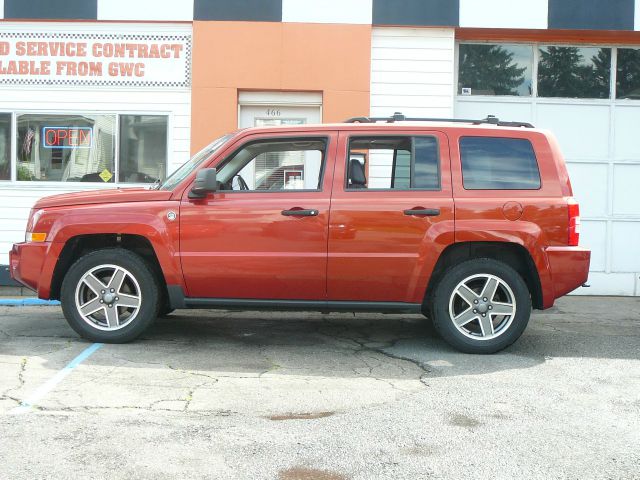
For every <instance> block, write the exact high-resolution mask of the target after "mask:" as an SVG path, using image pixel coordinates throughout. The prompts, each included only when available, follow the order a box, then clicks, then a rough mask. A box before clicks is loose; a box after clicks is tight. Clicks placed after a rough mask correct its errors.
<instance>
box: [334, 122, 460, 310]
mask: <svg viewBox="0 0 640 480" xmlns="http://www.w3.org/2000/svg"><path fill="white" fill-rule="evenodd" d="M453 206H454V205H453V198H452V190H451V175H450V161H449V145H448V142H447V137H446V135H445V134H444V133H442V132H439V131H425V130H420V131H414V132H408V133H403V134H399V135H398V134H393V135H389V134H381V133H379V132H376V133H373V134H371V133H370V132H366V131H363V132H362V133H358V132H342V133H341V134H340V138H339V141H338V154H337V156H336V168H335V175H334V185H333V194H332V199H331V216H330V221H329V246H328V266H327V291H328V299H329V300H330V301H332V300H333V301H346V300H352V301H367V302H373V301H377V302H409V303H420V302H422V299H423V296H424V292H425V288H426V285H427V280H428V275H429V274H430V272H431V269H432V268H433V265H435V262H436V261H437V258H438V256H439V254H440V252H441V251H442V250H443V249H444V248H445V247H446V246H447V245H449V244H451V243H453V238H454V224H453V223H454V217H453V211H454V208H453Z"/></svg>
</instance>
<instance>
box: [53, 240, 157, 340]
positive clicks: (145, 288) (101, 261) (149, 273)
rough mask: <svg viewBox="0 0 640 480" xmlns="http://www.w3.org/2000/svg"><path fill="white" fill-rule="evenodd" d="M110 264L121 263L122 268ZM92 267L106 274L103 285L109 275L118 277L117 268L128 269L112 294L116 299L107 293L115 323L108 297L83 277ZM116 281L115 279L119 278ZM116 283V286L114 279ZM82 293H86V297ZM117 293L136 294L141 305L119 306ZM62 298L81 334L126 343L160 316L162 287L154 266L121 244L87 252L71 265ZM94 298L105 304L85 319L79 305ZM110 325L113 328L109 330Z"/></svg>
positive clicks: (64, 307)
mask: <svg viewBox="0 0 640 480" xmlns="http://www.w3.org/2000/svg"><path fill="white" fill-rule="evenodd" d="M103 267H104V268H103ZM111 267H119V269H123V270H116V269H115V268H114V269H112V268H111ZM95 269H97V270H95ZM92 270H94V271H95V272H96V273H95V274H94V276H95V277H96V278H98V277H100V276H101V275H103V276H102V279H101V281H102V283H103V285H106V283H109V281H110V278H111V279H112V280H113V279H114V278H115V272H116V271H121V272H122V271H125V272H126V273H123V274H122V275H123V277H124V280H122V282H121V284H120V285H121V286H120V287H118V288H117V289H114V290H116V292H115V293H114V294H112V297H113V299H111V297H108V299H107V302H106V303H109V301H111V302H112V308H113V307H115V309H114V310H115V312H116V316H115V318H116V320H115V323H114V326H113V327H110V326H109V325H108V317H107V309H108V308H109V306H108V305H106V304H105V301H104V299H105V298H107V297H105V296H104V295H101V293H100V292H96V289H94V288H91V287H89V285H88V283H86V282H85V281H83V280H82V279H83V278H85V275H86V274H88V273H89V272H91V271H92ZM109 271H113V275H112V277H109V276H108V274H109ZM113 281H114V282H116V280H113ZM105 282H106V283H105ZM113 285H114V286H115V283H114V284H113ZM98 288H102V287H98ZM107 290H109V289H107ZM102 291H103V290H101V292H102ZM108 293H109V292H108V291H107V294H108ZM76 295H77V296H78V304H76ZM83 295H85V296H84V297H83ZM86 295H88V296H86ZM94 295H95V297H94ZM114 295H120V297H123V298H125V297H127V298H132V299H134V301H135V298H138V300H137V302H138V307H131V308H128V306H118V301H116V300H119V298H120V297H114ZM81 297H83V298H84V299H86V301H85V300H83V298H81ZM100 300H102V301H100ZM60 301H61V303H62V311H63V313H64V316H65V317H66V319H67V322H69V325H70V326H71V328H73V329H74V330H75V331H76V332H77V333H78V334H79V335H80V336H81V337H83V338H86V339H88V340H91V341H93V342H102V343H126V342H130V341H131V340H133V339H135V338H136V337H138V336H139V335H140V334H142V333H143V332H144V331H145V330H146V329H147V328H148V327H149V326H150V325H151V324H152V323H153V321H154V320H155V319H156V317H157V316H158V311H159V309H160V287H159V284H158V278H157V277H156V275H155V274H154V273H153V270H152V269H151V268H150V267H149V265H148V264H147V263H146V262H145V261H144V260H143V259H142V258H141V257H140V256H138V255H136V254H135V253H133V252H131V251H129V250H125V249H122V248H106V249H103V250H97V251H94V252H91V253H88V254H87V255H84V256H83V257H81V258H80V259H79V260H77V261H76V262H75V263H74V264H73V265H72V266H71V268H69V271H68V272H67V274H66V275H65V277H64V279H63V281H62V287H61V291H60ZM92 302H93V303H94V304H95V306H98V303H95V302H99V303H101V304H103V305H100V306H99V310H97V311H96V312H94V313H91V314H90V315H87V317H89V318H88V319H87V320H85V318H84V317H83V315H82V314H81V312H80V310H79V306H78V305H82V306H83V307H84V306H85V305H88V304H89V303H92ZM89 310H90V309H89ZM111 311H113V310H111ZM119 312H120V313H119ZM132 312H135V314H133V313H132ZM102 316H104V324H102V323H101V321H102V320H101V318H99V317H102ZM121 316H122V318H121ZM94 317H95V318H97V320H96V319H95V318H94ZM111 318H113V317H111ZM119 322H121V323H119ZM108 328H113V329H112V330H108Z"/></svg>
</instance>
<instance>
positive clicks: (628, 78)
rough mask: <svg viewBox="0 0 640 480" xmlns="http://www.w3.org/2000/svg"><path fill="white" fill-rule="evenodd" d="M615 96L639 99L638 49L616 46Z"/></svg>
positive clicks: (639, 66) (639, 58)
mask: <svg viewBox="0 0 640 480" xmlns="http://www.w3.org/2000/svg"><path fill="white" fill-rule="evenodd" d="M616 98H628V99H633V100H640V49H638V48H618V67H617V69H616Z"/></svg>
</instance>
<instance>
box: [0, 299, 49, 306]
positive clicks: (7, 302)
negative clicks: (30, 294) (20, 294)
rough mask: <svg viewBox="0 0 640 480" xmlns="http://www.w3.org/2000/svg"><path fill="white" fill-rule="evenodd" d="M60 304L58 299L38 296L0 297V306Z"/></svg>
mask: <svg viewBox="0 0 640 480" xmlns="http://www.w3.org/2000/svg"><path fill="white" fill-rule="evenodd" d="M57 305H60V302H59V301H58V300H42V299H40V298H0V307H48V306H57Z"/></svg>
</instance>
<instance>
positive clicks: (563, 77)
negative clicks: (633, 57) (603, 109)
mask: <svg viewBox="0 0 640 480" xmlns="http://www.w3.org/2000/svg"><path fill="white" fill-rule="evenodd" d="M610 72H611V49H610V48H595V47H559V46H541V47H540V49H539V59H538V96H540V97H565V98H609V81H610V75H611V73H610Z"/></svg>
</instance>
